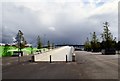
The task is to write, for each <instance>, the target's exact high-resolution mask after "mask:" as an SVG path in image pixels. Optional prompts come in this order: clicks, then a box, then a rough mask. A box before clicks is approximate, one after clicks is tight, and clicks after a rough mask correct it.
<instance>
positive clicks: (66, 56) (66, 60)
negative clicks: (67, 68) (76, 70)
mask: <svg viewBox="0 0 120 81" xmlns="http://www.w3.org/2000/svg"><path fill="white" fill-rule="evenodd" d="M66 63H67V55H66Z"/></svg>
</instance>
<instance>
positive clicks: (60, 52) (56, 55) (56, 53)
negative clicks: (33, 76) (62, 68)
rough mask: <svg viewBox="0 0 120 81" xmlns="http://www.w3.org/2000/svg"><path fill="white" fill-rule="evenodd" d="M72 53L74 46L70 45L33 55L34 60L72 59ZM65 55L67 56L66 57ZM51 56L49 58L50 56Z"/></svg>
mask: <svg viewBox="0 0 120 81" xmlns="http://www.w3.org/2000/svg"><path fill="white" fill-rule="evenodd" d="M73 53H74V48H73V47H70V46H64V47H60V48H58V49H54V50H51V51H49V52H46V53H42V54H36V55H34V61H35V62H37V61H48V62H49V61H50V59H51V61H66V59H67V61H72V54H73ZM66 55H67V57H66ZM50 56H51V58H50Z"/></svg>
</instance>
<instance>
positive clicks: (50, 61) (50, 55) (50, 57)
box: [50, 55, 51, 63]
mask: <svg viewBox="0 0 120 81" xmlns="http://www.w3.org/2000/svg"><path fill="white" fill-rule="evenodd" d="M50 63H51V55H50Z"/></svg>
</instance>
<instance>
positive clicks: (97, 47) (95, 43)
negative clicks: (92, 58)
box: [91, 32, 100, 52]
mask: <svg viewBox="0 0 120 81" xmlns="http://www.w3.org/2000/svg"><path fill="white" fill-rule="evenodd" d="M91 49H92V51H93V52H97V51H99V50H100V43H99V41H98V38H97V36H96V33H95V32H93V35H92V40H91Z"/></svg>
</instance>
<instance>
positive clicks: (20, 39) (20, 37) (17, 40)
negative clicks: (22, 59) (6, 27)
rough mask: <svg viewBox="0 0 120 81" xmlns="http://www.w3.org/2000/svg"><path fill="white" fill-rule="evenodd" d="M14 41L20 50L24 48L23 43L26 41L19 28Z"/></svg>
mask: <svg viewBox="0 0 120 81" xmlns="http://www.w3.org/2000/svg"><path fill="white" fill-rule="evenodd" d="M14 43H15V44H16V47H18V48H19V49H20V50H21V49H22V48H25V45H26V44H27V41H26V40H25V38H24V34H23V33H22V32H21V30H19V31H18V33H17V35H16V37H15V41H14Z"/></svg>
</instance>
